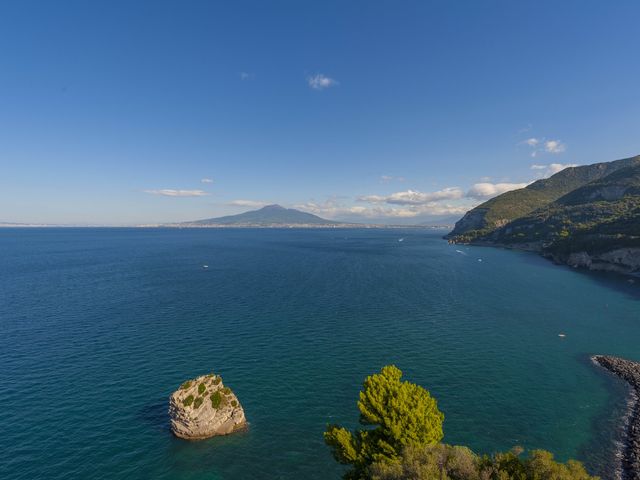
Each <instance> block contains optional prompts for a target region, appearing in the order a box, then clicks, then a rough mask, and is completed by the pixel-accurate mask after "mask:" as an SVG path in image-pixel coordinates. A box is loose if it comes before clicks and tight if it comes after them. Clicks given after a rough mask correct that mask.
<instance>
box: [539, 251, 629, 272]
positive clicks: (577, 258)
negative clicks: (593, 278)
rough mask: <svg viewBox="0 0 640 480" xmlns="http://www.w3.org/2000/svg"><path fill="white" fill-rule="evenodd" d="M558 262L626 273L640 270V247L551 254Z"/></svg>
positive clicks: (578, 266)
mask: <svg viewBox="0 0 640 480" xmlns="http://www.w3.org/2000/svg"><path fill="white" fill-rule="evenodd" d="M549 256H550V257H551V258H552V259H553V260H554V261H555V262H556V263H562V264H566V265H569V266H571V267H575V268H588V269H589V270H600V271H606V272H616V273H624V274H635V273H638V272H640V248H618V249H615V250H610V251H606V252H602V253H592V254H590V253H588V252H585V251H582V252H573V253H570V254H568V255H567V254H550V255H549Z"/></svg>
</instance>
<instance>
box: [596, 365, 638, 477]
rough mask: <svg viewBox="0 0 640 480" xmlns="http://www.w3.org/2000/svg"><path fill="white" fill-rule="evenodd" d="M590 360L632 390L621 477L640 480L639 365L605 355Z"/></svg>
mask: <svg viewBox="0 0 640 480" xmlns="http://www.w3.org/2000/svg"><path fill="white" fill-rule="evenodd" d="M591 359H592V360H593V361H594V362H595V363H597V364H598V365H600V366H602V367H604V368H606V369H607V370H609V371H610V372H612V373H614V374H615V375H617V376H619V377H621V378H623V379H624V380H626V381H627V382H628V383H629V384H630V385H631V388H633V390H634V401H633V405H632V411H631V416H630V418H629V425H628V426H627V431H626V438H625V448H624V451H623V458H622V475H623V479H625V480H627V479H628V480H640V400H639V399H640V363H638V362H632V361H630V360H625V359H623V358H618V357H610V356H607V355H595V356H593V357H591Z"/></svg>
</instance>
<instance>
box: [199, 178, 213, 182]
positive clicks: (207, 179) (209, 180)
mask: <svg viewBox="0 0 640 480" xmlns="http://www.w3.org/2000/svg"><path fill="white" fill-rule="evenodd" d="M200 183H213V178H203V179H201V180H200Z"/></svg>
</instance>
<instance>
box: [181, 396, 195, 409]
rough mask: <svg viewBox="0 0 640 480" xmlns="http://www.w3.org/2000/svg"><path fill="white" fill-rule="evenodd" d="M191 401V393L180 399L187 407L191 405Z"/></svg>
mask: <svg viewBox="0 0 640 480" xmlns="http://www.w3.org/2000/svg"><path fill="white" fill-rule="evenodd" d="M192 403H193V395H189V396H188V397H187V398H185V399H184V400H182V404H183V405H184V406H185V407H188V406H189V405H191V404H192Z"/></svg>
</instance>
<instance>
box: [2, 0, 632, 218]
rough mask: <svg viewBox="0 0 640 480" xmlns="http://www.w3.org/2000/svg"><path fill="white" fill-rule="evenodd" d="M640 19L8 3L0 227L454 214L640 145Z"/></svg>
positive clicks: (544, 6)
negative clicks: (267, 215)
mask: <svg viewBox="0 0 640 480" xmlns="http://www.w3.org/2000/svg"><path fill="white" fill-rule="evenodd" d="M639 20H640V3H639V2H636V1H624V0H621V1H616V2H605V1H589V0H580V1H540V0H536V1H506V0H505V1H481V0H469V1H451V0H446V1H445V0H442V1H384V2H375V1H349V2H345V1H335V2H333V1H320V2H318V1H315V2H310V1H309V2H307V1H301V0H291V1H256V2H248V1H235V0H234V1H228V2H214V1H202V2H198V1H183V2H178V1H175V2H164V1H149V2H143V1H137V2H130V1H114V0H110V1H92V2H86V1H64V0H61V1H58V2H50V1H41V2H33V1H29V0H21V1H19V2H18V1H15V2H2V3H1V4H0V45H2V48H0V222H26V223H41V222H42V223H75V224H137V223H154V222H172V221H182V220H192V219H198V218H207V217H213V216H218V215H225V214H231V213H238V212H241V211H244V210H247V209H250V208H253V207H254V206H259V205H261V204H265V203H280V204H282V205H285V206H290V207H297V208H301V209H304V210H307V211H310V212H313V213H317V214H319V215H322V216H324V217H327V218H337V219H348V220H352V221H387V222H392V223H401V222H405V223H406V222H409V223H414V222H421V221H427V220H430V219H434V218H441V217H450V216H460V215H461V214H462V213H464V211H465V210H467V209H468V208H470V207H472V206H474V205H476V204H478V203H479V202H480V201H482V200H483V199H486V198H489V197H490V196H491V195H495V194H497V193H500V192H502V191H505V190H506V189H509V188H514V187H517V186H521V185H525V184H527V183H528V182H530V181H532V180H535V179H536V178H540V177H542V176H545V175H549V174H550V173H552V172H554V171H557V170H558V169H560V168H562V166H565V165H572V164H587V163H594V162H599V161H609V160H614V159H618V158H624V157H628V156H632V155H635V154H638V153H640V88H638V78H640V62H639V61H638V59H639V58H640V57H639V55H638V52H640V36H638V34H637V24H638V21H639ZM203 179H208V180H211V181H210V182H208V181H206V180H205V181H204V182H203Z"/></svg>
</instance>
